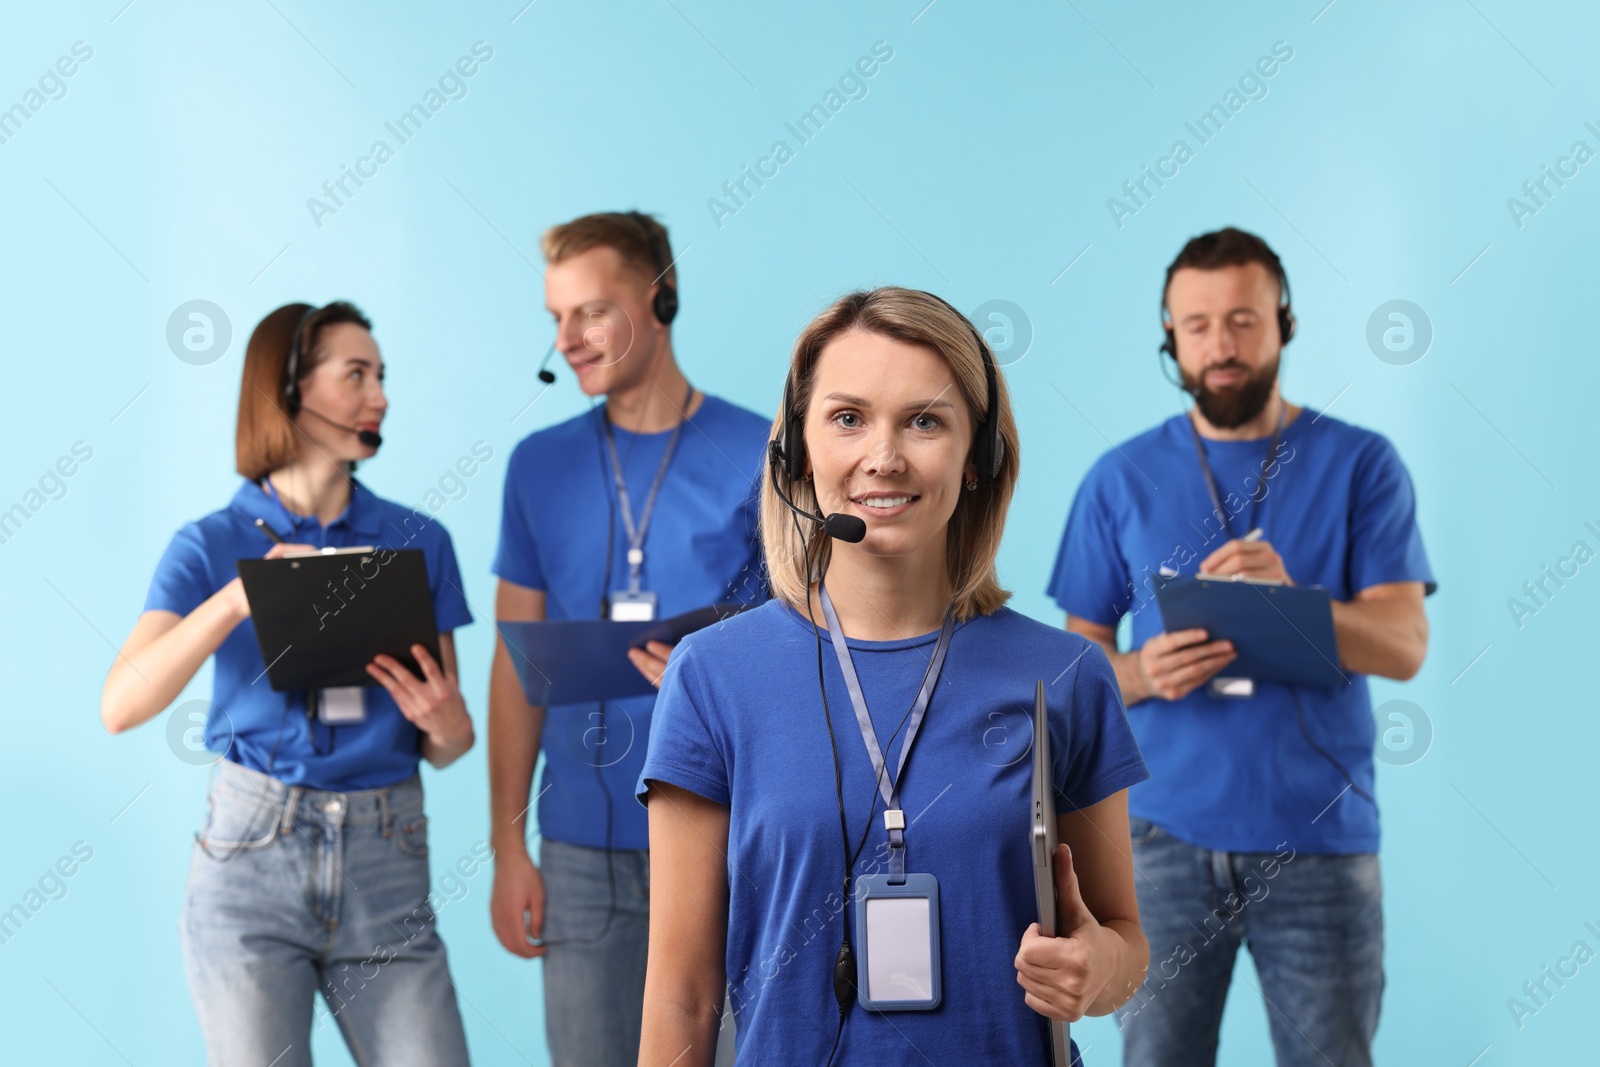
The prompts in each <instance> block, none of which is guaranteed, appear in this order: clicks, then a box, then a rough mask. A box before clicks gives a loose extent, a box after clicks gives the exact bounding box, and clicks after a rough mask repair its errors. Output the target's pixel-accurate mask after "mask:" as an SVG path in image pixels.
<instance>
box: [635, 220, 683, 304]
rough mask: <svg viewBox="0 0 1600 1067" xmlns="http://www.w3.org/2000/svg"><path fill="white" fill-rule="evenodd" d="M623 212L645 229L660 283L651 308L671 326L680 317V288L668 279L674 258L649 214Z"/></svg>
mask: <svg viewBox="0 0 1600 1067" xmlns="http://www.w3.org/2000/svg"><path fill="white" fill-rule="evenodd" d="M622 214H623V217H624V218H629V219H632V220H633V221H634V222H635V223H637V224H638V226H639V229H641V230H643V231H644V239H645V241H646V243H648V244H649V245H650V257H651V258H652V259H654V260H655V263H656V282H657V283H658V284H659V285H660V288H658V289H657V290H656V295H655V296H654V297H652V298H651V299H650V310H651V311H652V312H654V314H655V317H656V321H657V322H659V323H661V325H663V326H671V325H672V320H673V319H675V318H677V317H678V290H677V288H676V287H675V286H674V285H673V284H672V283H671V282H669V281H667V270H668V268H670V267H671V266H672V260H671V259H670V258H669V257H668V255H667V252H668V249H667V248H665V247H664V243H663V242H662V241H658V240H656V232H655V231H654V230H652V229H651V228H650V219H649V216H647V215H644V214H642V213H640V212H638V211H625V212H623V213H622Z"/></svg>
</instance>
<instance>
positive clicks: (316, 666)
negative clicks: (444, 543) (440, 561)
mask: <svg viewBox="0 0 1600 1067" xmlns="http://www.w3.org/2000/svg"><path fill="white" fill-rule="evenodd" d="M237 566H238V568H239V577H240V579H241V580H242V581H243V582H244V595H245V598H246V599H247V600H249V601H250V617H251V621H252V622H253V623H254V624H255V631H256V641H257V642H258V643H259V644H260V646H261V661H262V662H263V663H265V664H266V668H267V669H266V675H267V680H268V682H269V683H270V684H271V685H272V688H273V689H274V690H275V691H277V692H280V693H282V692H293V691H299V690H305V689H333V688H336V687H339V686H347V685H375V684H377V683H376V682H374V681H373V678H372V676H371V675H370V674H368V673H367V670H366V667H367V664H368V663H371V662H372V658H373V657H374V656H376V655H377V654H378V653H380V652H382V653H384V654H386V655H389V656H393V657H394V658H395V659H397V660H399V661H400V662H401V663H403V664H405V665H406V667H407V668H408V669H409V670H410V671H411V673H412V674H414V675H416V676H417V677H418V678H421V677H422V676H423V675H422V668H421V666H420V665H419V664H418V663H417V661H416V658H415V657H413V656H412V655H411V646H412V645H422V646H423V647H424V648H426V649H427V650H428V654H429V655H431V656H432V657H433V658H434V661H435V662H441V659H440V656H439V630H438V625H437V623H436V622H435V621H434V615H433V594H432V593H431V592H430V591H429V589H428V565H427V562H426V560H425V558H424V556H423V554H422V550H421V549H416V548H403V549H388V548H371V547H365V548H342V549H337V550H334V551H323V552H316V553H311V552H304V553H296V554H294V555H290V556H279V557H278V558H277V559H241V560H239V561H238V564H237Z"/></svg>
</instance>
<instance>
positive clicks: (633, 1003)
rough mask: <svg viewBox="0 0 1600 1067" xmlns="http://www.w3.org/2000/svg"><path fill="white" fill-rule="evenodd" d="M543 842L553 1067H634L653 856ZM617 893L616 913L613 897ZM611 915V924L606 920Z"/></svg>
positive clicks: (541, 863)
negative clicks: (651, 857)
mask: <svg viewBox="0 0 1600 1067" xmlns="http://www.w3.org/2000/svg"><path fill="white" fill-rule="evenodd" d="M607 863H608V860H607V855H606V850H605V849H602V848H585V847H583V846H581V845H569V844H566V843H565V842H562V841H551V840H550V839H549V838H545V839H543V840H542V841H541V842H540V843H539V871H540V873H541V874H542V875H543V876H544V902H545V903H544V937H545V940H546V941H551V942H557V943H555V944H552V945H551V946H550V948H549V950H548V951H547V952H546V953H545V957H544V1026H545V1035H546V1037H547V1038H548V1040H549V1042H550V1062H551V1063H552V1064H554V1067H634V1065H635V1064H637V1063H638V1062H639V1029H640V1026H641V1025H642V1023H643V1016H644V967H645V950H646V949H647V948H648V947H649V944H650V853H649V852H647V851H645V850H642V849H640V850H629V849H616V850H613V851H612V852H611V854H610V859H609V863H610V874H609V875H608V874H607ZM613 886H614V887H615V890H616V909H615V912H614V913H613V912H612V906H611V893H612V888H613ZM608 914H609V915H610V922H609V923H608V922H607V916H608Z"/></svg>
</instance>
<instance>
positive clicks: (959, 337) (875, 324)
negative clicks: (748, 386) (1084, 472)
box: [761, 287, 1021, 621]
mask: <svg viewBox="0 0 1600 1067" xmlns="http://www.w3.org/2000/svg"><path fill="white" fill-rule="evenodd" d="M849 330H864V331H866V332H868V333H874V334H879V335H881V336H884V337H890V338H893V339H894V340H897V341H903V342H905V343H907V344H914V345H922V346H923V347H925V348H929V349H932V350H933V351H934V352H935V353H936V354H937V355H938V356H939V357H940V358H941V359H943V360H944V361H945V362H946V363H947V364H948V365H949V366H950V370H951V373H952V374H953V375H954V376H955V379H956V386H957V388H959V389H960V390H961V395H962V397H963V398H964V399H965V400H966V402H967V411H968V413H969V415H970V416H971V421H972V425H973V427H974V429H976V428H977V427H978V426H979V425H980V424H982V423H983V421H984V419H985V417H986V416H989V415H991V414H996V413H991V412H989V411H987V410H986V409H987V407H988V404H989V386H988V381H987V377H986V375H985V373H984V358H983V355H982V353H981V352H980V350H979V341H978V336H977V333H976V331H975V330H974V329H973V327H972V325H971V324H970V323H969V322H968V321H967V320H966V319H965V318H963V317H962V315H961V314H960V313H959V312H958V311H956V310H955V309H954V308H953V307H951V306H950V305H949V304H947V303H945V302H944V301H943V300H941V299H939V298H938V297H936V296H934V295H933V294H931V293H925V292H922V291H920V290H917V289H901V288H898V287H886V288H882V289H871V290H862V291H858V292H854V293H850V294H848V295H846V296H843V297H841V298H840V299H838V300H837V301H835V302H834V303H833V304H832V305H831V306H830V307H829V308H828V309H827V310H825V311H823V312H822V314H820V315H818V316H817V317H816V318H814V319H812V320H811V323H810V325H808V326H807V327H806V328H805V329H804V330H802V331H801V333H800V336H799V337H798V338H797V339H796V340H795V343H794V352H793V354H792V355H791V357H790V360H789V374H788V378H787V379H786V380H787V382H788V383H789V390H788V396H789V398H790V399H791V401H792V403H793V405H794V406H793V411H792V414H793V415H794V417H795V418H796V419H797V420H798V421H799V422H800V424H801V425H804V421H805V413H806V411H807V409H808V408H809V407H810V405H811V394H812V388H813V385H814V383H815V380H816V369H817V361H818V359H819V358H820V357H821V355H822V350H823V349H824V348H825V347H827V345H828V343H829V342H831V341H833V340H834V339H835V338H837V337H839V336H840V335H841V334H843V333H845V332H847V331H849ZM995 386H996V402H997V406H998V408H999V411H998V413H997V417H998V419H999V424H1000V440H1001V441H1002V442H1003V444H1004V450H1005V455H1004V457H1003V458H1002V460H1001V463H1000V470H999V472H998V473H997V474H996V475H995V476H994V479H993V480H992V481H990V482H989V483H988V484H987V485H984V484H982V479H980V485H979V487H978V488H977V489H976V490H973V491H970V492H967V491H964V492H962V493H961V494H960V498H959V499H958V500H957V502H956V509H955V512H954V513H953V514H952V515H951V516H950V525H949V528H948V530H949V534H948V537H947V538H946V548H945V566H946V570H947V573H948V575H949V578H950V584H951V586H952V587H953V588H954V590H955V596H954V599H953V602H952V612H953V614H954V615H955V617H956V619H957V621H962V620H965V619H968V618H970V617H971V616H973V615H988V614H989V613H991V612H993V611H997V610H998V609H999V608H1001V607H1002V606H1004V605H1005V602H1006V601H1007V600H1009V599H1010V598H1011V594H1010V592H1008V591H1007V590H1005V589H1002V588H1001V587H1000V580H999V576H998V574H997V573H996V570H995V557H996V556H997V555H998V554H999V551H1000V537H1001V534H1002V533H1003V532H1004V530H1005V523H1006V511H1007V509H1008V508H1009V507H1010V506H1011V494H1012V492H1013V491H1014V490H1015V489H1016V484H1017V474H1018V472H1019V470H1020V468H1021V456H1020V454H1019V445H1018V440H1017V424H1016V420H1015V419H1014V418H1013V417H1012V414H1011V398H1010V394H1009V392H1008V391H1007V389H1006V380H1005V378H1004V377H1003V376H1002V375H1001V374H1000V371H999V368H998V367H997V368H996V369H995ZM790 414H791V412H789V411H784V410H780V411H779V412H778V415H777V418H775V419H774V420H773V423H772V434H771V437H770V440H771V441H774V442H775V441H777V439H778V437H779V434H780V433H781V431H782V429H783V423H784V418H785V417H786V416H787V415H790ZM801 445H803V442H790V443H789V447H791V448H793V447H799V446H801ZM774 478H777V479H782V481H781V482H780V483H779V484H780V486H781V487H782V489H783V490H784V492H785V493H787V494H788V495H789V498H790V499H791V500H793V501H794V502H795V505H796V506H797V507H799V508H801V509H802V510H806V511H812V512H816V511H820V510H823V509H822V508H821V507H820V505H819V503H818V500H817V496H816V488H815V486H814V484H813V483H812V482H809V481H806V480H804V479H790V478H789V476H788V475H787V474H786V473H785V472H784V470H783V468H782V467H781V466H780V465H779V464H776V463H768V464H767V466H766V473H765V474H764V475H763V476H762V481H761V541H762V546H763V549H764V551H765V553H766V559H767V572H768V577H769V580H770V582H771V585H772V592H773V595H774V596H776V597H778V598H779V599H781V600H785V601H787V602H788V603H789V604H791V605H793V606H794V607H795V608H796V609H799V610H804V609H805V607H806V600H807V597H808V595H809V590H810V588H811V582H812V581H813V580H814V579H815V578H816V576H817V575H818V574H821V573H822V571H823V569H824V568H825V567H826V566H827V562H828V560H829V558H830V554H831V553H832V550H833V548H832V539H831V538H830V537H829V536H828V535H827V533H825V532H824V531H823V529H822V527H821V526H820V525H818V524H816V523H806V524H805V525H804V526H802V527H801V529H802V532H803V536H804V538H805V540H804V542H801V541H800V539H799V536H800V535H797V534H796V532H795V523H794V517H793V515H792V513H791V512H790V511H789V509H788V508H787V507H785V506H784V504H783V501H782V500H780V499H779V498H778V494H777V492H776V490H775V489H774V486H773V479H774ZM802 548H803V550H802ZM807 556H809V557H810V560H811V566H812V573H810V574H807V573H806V563H805V558H806V557H807Z"/></svg>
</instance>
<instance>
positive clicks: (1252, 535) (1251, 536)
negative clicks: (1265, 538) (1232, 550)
mask: <svg viewBox="0 0 1600 1067" xmlns="http://www.w3.org/2000/svg"><path fill="white" fill-rule="evenodd" d="M1264 532H1265V531H1263V530H1262V529H1261V527H1259V526H1257V527H1256V528H1255V529H1254V530H1251V531H1250V532H1249V533H1247V534H1245V535H1244V536H1243V537H1241V538H1239V540H1241V541H1259V540H1261V535H1262V534H1263V533H1264Z"/></svg>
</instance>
